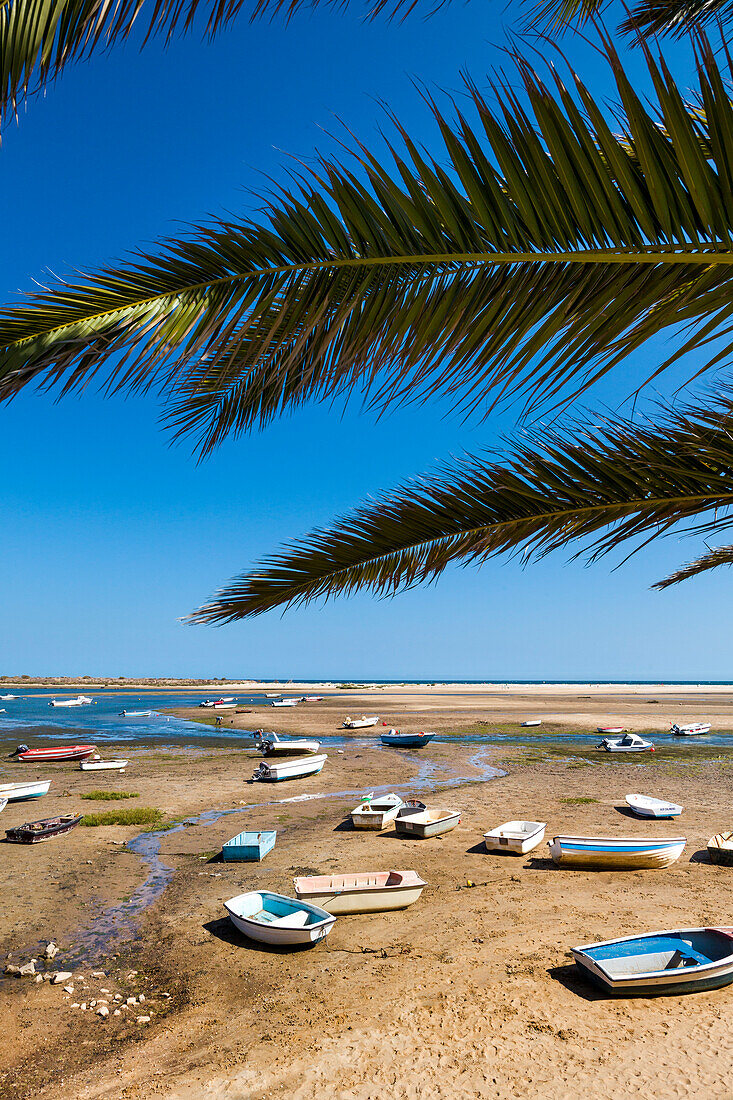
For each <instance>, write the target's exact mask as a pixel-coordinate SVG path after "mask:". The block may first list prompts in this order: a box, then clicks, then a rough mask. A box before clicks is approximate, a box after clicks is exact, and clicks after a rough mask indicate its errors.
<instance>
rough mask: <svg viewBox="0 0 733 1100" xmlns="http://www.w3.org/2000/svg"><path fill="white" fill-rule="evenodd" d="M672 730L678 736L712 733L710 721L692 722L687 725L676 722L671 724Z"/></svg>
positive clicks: (697, 735)
mask: <svg viewBox="0 0 733 1100" xmlns="http://www.w3.org/2000/svg"><path fill="white" fill-rule="evenodd" d="M670 732H671V733H673V734H675V736H676V737H699V735H700V734H702V733H710V723H709V722H690V723H688V725H686V726H679V725H677V723H676V722H675V724H674V725H673V726H670Z"/></svg>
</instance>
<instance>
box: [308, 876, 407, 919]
mask: <svg viewBox="0 0 733 1100" xmlns="http://www.w3.org/2000/svg"><path fill="white" fill-rule="evenodd" d="M293 885H294V887H295V893H296V895H297V896H298V898H299V899H301V900H303V899H304V900H306V901H309V902H311V904H312V905H319V906H320V907H321V908H322V909H326V910H327V911H328V912H329V913H381V912H384V911H385V910H390V909H406V908H407V906H408V905H412V904H413V902H416V901H417V899H418V898H419V897H420V895H421V894H422V892H423V890H424V889H425V886H426V885H427V883H425V882H424V881H423V880H422V879H421V878H420V876H419V875H418V874H417V873H416V872H415V871H363V872H357V873H356V874H352V875H312V876H309V877H307V878H294V879H293Z"/></svg>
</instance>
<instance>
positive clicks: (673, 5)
mask: <svg viewBox="0 0 733 1100" xmlns="http://www.w3.org/2000/svg"><path fill="white" fill-rule="evenodd" d="M609 6H610V5H609V0H538V2H536V3H533V2H531V0H530V2H529V4H528V6H527V14H526V16H525V19H524V25H525V28H526V29H527V30H542V31H544V32H545V33H548V34H553V33H557V32H558V31H562V30H563V29H564V28H565V27H568V26H571V25H572V26H574V27H577V28H581V27H584V26H586V25H587V24H588V23H589V22H591V21H594V20H596V19H598V18H599V17H600V16H601V14H602V13H605V12H606V11H607V9H608V8H609ZM626 10H627V12H628V14H627V17H626V18H625V19H624V20H623V21H622V22H621V24H620V26H619V30H620V31H621V33H622V34H627V35H630V36H632V38H634V39H636V40H637V41H638V40H639V39H646V38H650V37H652V36H653V35H665V34H669V35H672V36H673V37H676V38H683V37H687V36H689V35H691V34H694V33H695V32H697V31H699V30H701V29H703V28H706V27H709V26H710V25H711V24H715V25H717V26H724V25H725V24H727V23H728V22H730V19H731V16H732V15H733V0H639V2H638V3H637V4H636V5H635V6H634V7H632V8H629V7H628V6H627V8H626Z"/></svg>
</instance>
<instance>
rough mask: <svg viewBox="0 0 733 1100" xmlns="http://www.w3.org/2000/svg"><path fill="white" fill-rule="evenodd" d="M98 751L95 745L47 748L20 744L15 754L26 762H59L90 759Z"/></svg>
mask: <svg viewBox="0 0 733 1100" xmlns="http://www.w3.org/2000/svg"><path fill="white" fill-rule="evenodd" d="M96 751H97V750H96V746H95V745H56V746H54V747H53V748H47V749H29V748H28V746H27V745H18V747H17V749H16V750H15V752H14V753H13V756H15V757H17V758H18V760H22V761H23V763H24V764H58V763H60V762H62V761H64V760H88V759H89V757H90V756H93V755H94V753H95V752H96Z"/></svg>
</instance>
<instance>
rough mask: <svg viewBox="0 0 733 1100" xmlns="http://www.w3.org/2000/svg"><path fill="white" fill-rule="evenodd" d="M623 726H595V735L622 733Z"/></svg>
mask: <svg viewBox="0 0 733 1100" xmlns="http://www.w3.org/2000/svg"><path fill="white" fill-rule="evenodd" d="M623 732H624V727H623V726H596V733H602V734H604V735H608V734H615V733H623Z"/></svg>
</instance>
